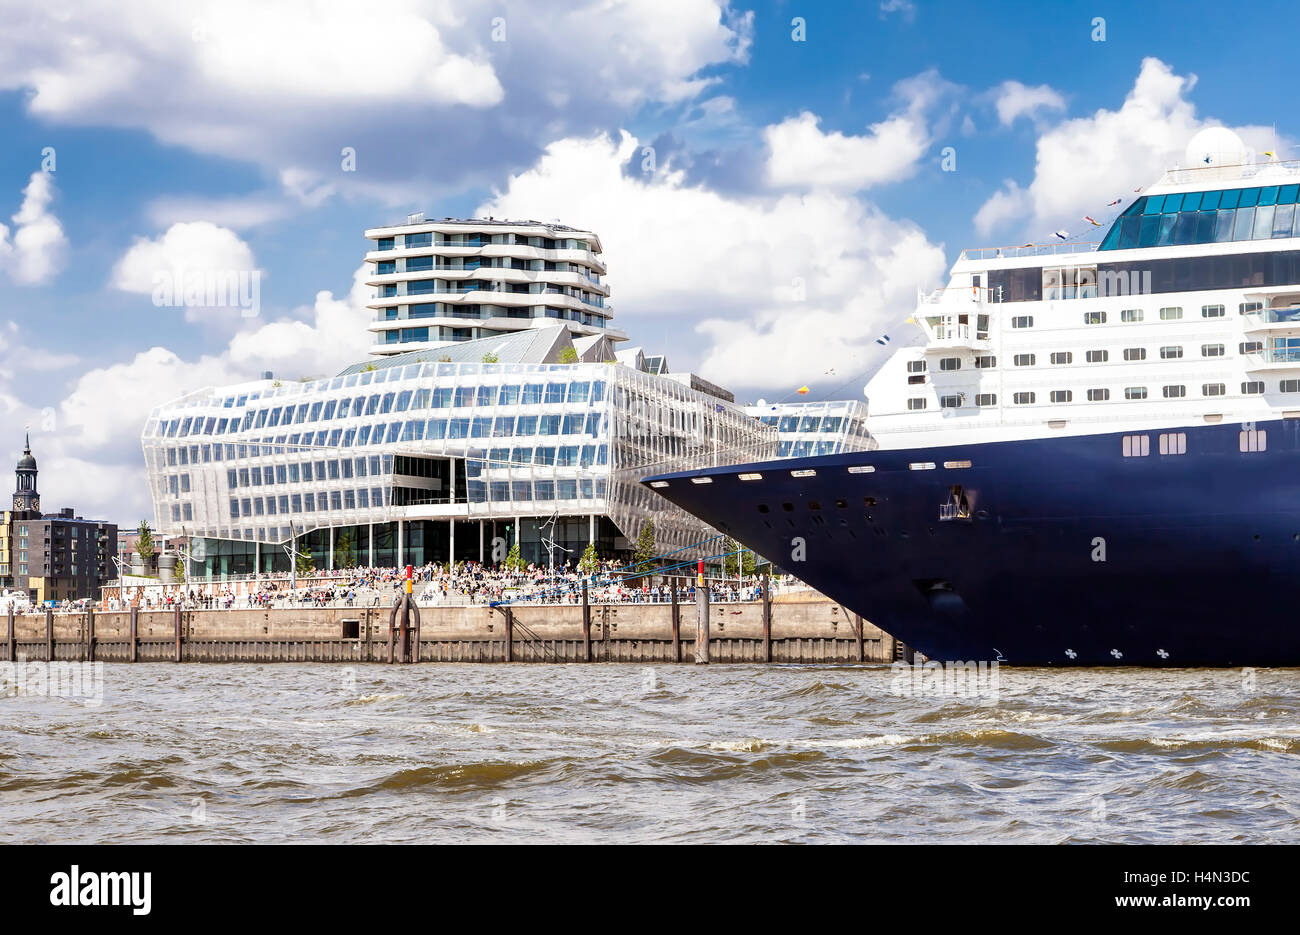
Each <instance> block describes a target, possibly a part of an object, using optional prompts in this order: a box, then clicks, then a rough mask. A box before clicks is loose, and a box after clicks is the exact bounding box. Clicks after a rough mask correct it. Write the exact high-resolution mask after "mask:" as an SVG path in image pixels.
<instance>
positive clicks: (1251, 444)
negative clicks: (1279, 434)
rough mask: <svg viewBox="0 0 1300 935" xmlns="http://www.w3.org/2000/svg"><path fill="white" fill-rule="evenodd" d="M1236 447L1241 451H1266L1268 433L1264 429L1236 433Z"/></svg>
mask: <svg viewBox="0 0 1300 935" xmlns="http://www.w3.org/2000/svg"><path fill="white" fill-rule="evenodd" d="M1237 447H1238V448H1239V449H1240V450H1241V451H1267V450H1268V432H1266V431H1265V430H1264V429H1246V430H1245V431H1243V432H1238V433H1237Z"/></svg>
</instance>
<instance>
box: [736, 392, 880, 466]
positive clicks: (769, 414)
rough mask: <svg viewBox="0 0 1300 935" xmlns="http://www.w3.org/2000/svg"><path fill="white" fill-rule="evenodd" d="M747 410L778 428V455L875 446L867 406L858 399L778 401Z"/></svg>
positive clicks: (798, 455)
mask: <svg viewBox="0 0 1300 935" xmlns="http://www.w3.org/2000/svg"><path fill="white" fill-rule="evenodd" d="M745 411H746V412H747V413H749V414H750V415H751V416H753V417H754V418H755V419H757V420H758V421H759V422H760V423H762V424H763V425H766V426H768V427H770V428H775V429H776V430H777V451H776V456H777V457H778V458H804V457H810V456H812V455H837V454H843V453H844V452H846V451H869V450H871V449H872V448H875V447H876V442H875V440H874V439H873V438H872V437H871V433H870V432H868V431H867V407H866V406H865V405H864V404H863V403H860V402H857V401H856V400H837V401H834V402H813V403H777V404H776V405H769V406H747V407H746V408H745Z"/></svg>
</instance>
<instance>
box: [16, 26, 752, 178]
mask: <svg viewBox="0 0 1300 935" xmlns="http://www.w3.org/2000/svg"><path fill="white" fill-rule="evenodd" d="M5 15H6V28H5V29H4V30H3V31H0V90H16V91H20V92H23V95H24V98H25V100H26V101H27V107H28V109H29V111H30V112H31V113H32V114H34V115H36V116H38V117H40V118H43V119H44V120H47V121H50V122H53V123H58V124H69V125H94V126H114V127H128V128H133V129H137V128H138V129H144V130H146V131H148V132H149V133H151V134H152V135H153V136H154V137H155V138H156V139H158V140H160V141H162V142H164V143H167V144H177V145H182V146H186V147H189V148H191V149H193V150H196V151H199V152H202V153H205V154H216V155H219V156H224V157H229V158H233V159H237V160H241V161H246V162H251V163H255V164H257V165H259V166H261V167H263V168H264V169H266V170H267V171H268V172H270V173H274V174H276V175H279V174H280V173H283V172H285V171H302V172H310V173H312V174H313V175H312V176H310V177H312V178H314V179H316V180H323V181H327V182H331V183H332V184H333V188H321V187H320V182H319V181H318V182H317V183H316V184H313V185H312V190H313V191H316V192H317V193H319V194H321V195H327V194H328V193H329V192H331V191H334V190H338V191H351V192H360V193H364V194H369V195H372V196H376V197H381V198H383V199H385V200H386V201H389V202H391V203H397V202H402V203H409V202H410V200H411V199H412V198H413V197H414V198H427V197H429V196H430V195H431V194H432V193H435V192H442V191H448V190H456V189H461V188H464V187H466V186H468V185H473V184H488V183H490V182H491V181H492V180H494V179H495V178H499V177H500V173H501V172H502V171H506V170H509V169H512V168H515V167H518V166H521V165H527V164H530V163H531V162H532V161H534V160H535V158H536V156H537V155H538V153H539V152H540V148H541V146H542V144H544V143H545V142H546V141H548V140H551V139H554V138H557V136H561V135H565V134H572V133H575V132H581V133H588V132H591V131H592V130H593V129H594V128H596V127H601V126H608V125H610V124H611V123H614V122H617V121H618V120H621V119H623V117H624V115H625V114H626V113H628V112H629V111H630V110H634V109H636V108H638V107H640V106H641V105H642V104H645V103H663V104H672V103H678V102H682V101H685V100H688V99H690V98H691V97H693V96H695V95H698V94H699V93H700V92H701V91H702V90H703V89H704V88H706V87H708V86H709V85H711V84H712V83H714V82H716V81H717V80H718V79H717V77H716V76H712V77H706V76H702V75H701V72H702V70H703V69H706V68H709V67H711V66H719V65H727V64H738V63H743V62H744V61H745V60H746V59H747V56H748V51H749V46H750V43H751V41H752V33H753V16H752V14H750V13H744V14H741V13H737V12H735V11H733V10H732V9H731V8H730V6H729V5H728V2H727V0H625V2H618V3H613V2H610V0H555V2H548V3H545V4H538V3H535V2H531V0H500V2H497V3H495V4H493V5H491V6H490V7H485V6H483V5H482V4H480V3H478V2H475V0H457V2H453V0H390V2H387V3H385V4H384V5H383V8H382V15H379V14H377V13H376V11H375V9H373V8H371V7H368V6H366V5H364V4H356V3H320V2H313V0H285V2H281V3H275V4H266V3H261V2H257V0H230V2H226V3H220V4H214V3H210V2H207V0H123V2H120V3H115V4H112V5H111V6H107V5H95V4H91V5H89V6H87V7H86V8H84V9H78V10H77V11H76V14H75V16H74V15H72V14H71V13H70V12H68V11H67V10H66V9H64V8H63V7H62V6H61V5H59V4H57V3H52V4H11V5H10V8H9V9H7V10H6V14H5ZM498 20H499V22H498ZM497 40H502V41H497ZM394 108H397V109H396V110H394ZM394 113H398V114H400V115H401V116H400V117H399V118H398V119H397V122H396V123H394V117H393V115H394ZM394 133H397V134H398V136H399V137H400V139H401V143H400V144H399V145H386V144H384V143H380V142H372V141H377V140H383V139H389V138H392V134H394ZM448 140H455V141H456V145H455V146H448V145H447V141H448ZM345 146H351V147H353V148H355V150H356V152H357V160H356V168H355V171H345V169H344V167H343V166H342V165H341V157H340V150H341V149H342V148H343V147H345ZM304 177H305V176H304Z"/></svg>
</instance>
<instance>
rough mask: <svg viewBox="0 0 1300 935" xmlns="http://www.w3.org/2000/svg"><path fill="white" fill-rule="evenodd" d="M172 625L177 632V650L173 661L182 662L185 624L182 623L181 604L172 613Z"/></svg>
mask: <svg viewBox="0 0 1300 935" xmlns="http://www.w3.org/2000/svg"><path fill="white" fill-rule="evenodd" d="M172 624H173V629H174V630H175V632H176V649H175V655H174V657H173V659H172V661H173V662H180V661H181V636H182V634H181V627H182V626H183V623H182V622H181V605H180V604H177V605H176V607H175V609H174V610H173V611H172Z"/></svg>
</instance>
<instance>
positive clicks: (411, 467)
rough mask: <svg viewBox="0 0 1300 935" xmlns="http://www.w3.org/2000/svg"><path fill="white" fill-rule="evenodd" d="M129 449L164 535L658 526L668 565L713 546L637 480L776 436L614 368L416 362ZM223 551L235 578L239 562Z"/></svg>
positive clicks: (217, 405) (194, 415) (171, 416)
mask: <svg viewBox="0 0 1300 935" xmlns="http://www.w3.org/2000/svg"><path fill="white" fill-rule="evenodd" d="M142 443H143V448H144V455H145V463H146V467H147V469H148V472H149V479H150V487H151V491H152V494H153V498H154V505H155V517H156V525H157V528H158V529H159V530H160V531H162V532H163V533H164V534H167V535H180V534H185V535H189V536H199V537H203V538H204V539H205V540H222V541H225V542H231V541H238V542H245V543H249V544H252V543H263V544H272V543H284V542H287V541H288V540H289V539H290V537H291V536H298V537H301V536H302V535H303V534H305V533H311V532H312V531H313V530H321V529H328V528H331V527H333V528H336V529H337V528H343V527H350V528H354V529H355V528H360V527H362V526H367V527H368V526H369V525H370V524H375V523H393V522H396V521H412V520H439V521H451V520H453V519H455V520H462V521H463V520H474V521H478V520H485V521H489V520H506V521H513V520H516V519H518V518H523V517H534V518H543V519H545V518H549V517H572V516H581V517H591V516H595V517H601V516H605V517H609V519H610V520H612V522H613V524H614V525H615V526H616V527H617V529H618V530H620V531H621V532H622V533H623V535H625V536H626V537H627V538H629V539H634V538H635V536H636V535H637V533H638V532H639V531H640V528H641V525H642V524H643V522H644V521H645V519H646V518H647V517H654V519H655V525H656V539H657V541H658V543H659V546H660V548H661V550H663V551H667V550H670V549H672V548H681V547H685V546H689V545H691V544H693V543H697V542H699V541H701V540H703V539H705V538H707V537H708V536H710V535H713V533H712V531H710V530H709V529H708V527H706V526H704V525H703V524H702V523H701V522H700V521H698V520H696V519H694V518H693V517H690V516H689V515H688V514H686V513H685V512H683V511H681V510H679V509H678V508H676V507H673V506H672V505H671V504H669V503H668V501H666V500H664V499H662V498H660V497H658V496H657V495H655V494H654V493H653V492H652V491H649V490H647V489H646V488H644V487H642V486H641V485H640V483H639V480H640V478H641V477H643V476H644V475H646V474H648V473H652V472H663V471H672V470H686V469H688V468H691V467H696V466H707V465H712V464H728V463H739V462H740V461H745V460H756V459H759V458H764V457H774V456H775V455H776V453H777V430H776V429H774V428H771V427H769V426H765V425H763V424H761V423H760V422H758V421H756V420H754V419H752V418H750V417H749V416H747V415H746V414H745V413H744V412H743V411H742V410H740V409H739V408H737V407H736V406H734V405H731V404H729V403H725V402H723V401H721V400H719V399H717V398H715V397H712V396H709V395H707V394H704V393H701V392H699V391H696V390H693V389H690V388H689V387H687V386H685V385H683V384H681V383H679V382H677V381H675V380H671V379H667V378H665V377H660V376H656V375H652V374H647V373H643V372H640V371H637V370H633V369H631V368H629V367H625V366H622V365H611V364H513V363H497V364H488V363H443V362H437V363H435V362H427V363H415V364H407V365H395V366H384V365H382V364H376V365H373V367H372V369H368V370H362V371H360V372H354V373H347V374H345V375H340V376H338V377H334V378H332V379H328V380H318V381H312V382H305V383H281V382H279V381H263V382H259V383H255V384H244V385H242V386H240V387H233V388H227V389H209V390H203V391H199V392H196V393H192V394H189V395H187V396H184V397H182V398H180V399H178V400H175V401H173V402H171V403H168V404H166V405H163V406H160V407H158V408H157V409H155V410H154V411H153V413H152V414H151V415H150V418H149V421H148V423H147V424H146V426H145V429H144V433H143V437H142ZM517 532H518V531H517ZM474 538H475V539H476V538H477V536H476V535H475V537H474ZM404 545H406V546H408V547H412V548H413V547H414V540H412V539H410V538H408V539H407V540H406V541H405V542H404ZM229 549H230V557H231V563H228V564H230V565H231V567H234V566H235V565H236V564H240V563H242V562H243V561H244V559H243V558H238V556H243V555H245V553H247V552H248V550H247V549H243V550H237V549H235V547H234V546H233V545H232V546H230V547H229ZM218 551H219V550H218ZM254 551H257V550H254ZM260 551H261V553H262V554H263V555H264V556H265V555H266V554H267V553H274V552H276V551H277V550H275V549H262V550H260ZM381 551H382V549H381ZM385 554H387V553H385ZM431 554H433V553H431ZM408 558H409V556H408ZM250 560H251V559H250ZM264 561H269V562H272V563H274V562H277V561H280V559H279V558H276V557H274V555H273V556H272V557H271V558H264ZM277 567H278V566H277Z"/></svg>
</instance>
